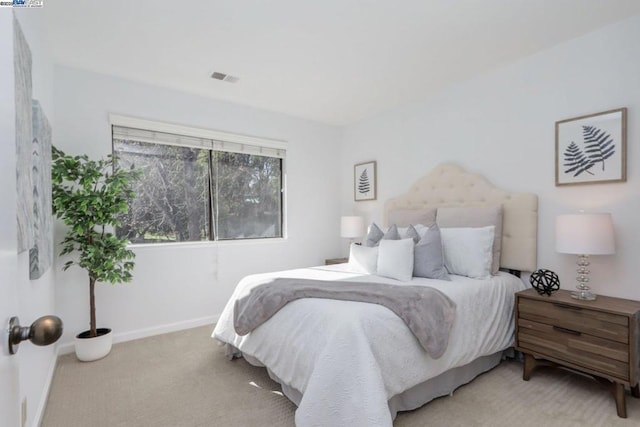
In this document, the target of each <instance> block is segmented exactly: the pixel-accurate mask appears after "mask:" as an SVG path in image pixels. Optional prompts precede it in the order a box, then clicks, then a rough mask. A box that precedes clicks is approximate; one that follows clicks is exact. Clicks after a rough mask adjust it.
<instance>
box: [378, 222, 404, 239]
mask: <svg viewBox="0 0 640 427" xmlns="http://www.w3.org/2000/svg"><path fill="white" fill-rule="evenodd" d="M382 240H400V232H399V231H398V226H397V225H395V224H393V225H392V226H391V227H389V229H388V230H387V232H386V233H384V237H383V238H382Z"/></svg>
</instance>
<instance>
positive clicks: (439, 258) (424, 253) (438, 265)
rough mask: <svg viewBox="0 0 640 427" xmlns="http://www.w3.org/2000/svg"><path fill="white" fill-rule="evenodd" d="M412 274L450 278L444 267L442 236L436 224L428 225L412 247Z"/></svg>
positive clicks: (442, 278)
mask: <svg viewBox="0 0 640 427" xmlns="http://www.w3.org/2000/svg"><path fill="white" fill-rule="evenodd" d="M413 276H414V277H426V278H427V279H440V280H449V281H450V280H451V278H450V277H449V274H448V273H447V270H446V269H445V267H444V255H443V254H442V238H441V236H440V228H439V227H438V225H437V224H433V225H432V226H431V227H429V230H427V232H426V233H425V235H424V237H422V239H420V241H419V242H418V243H416V246H415V247H414V248H413Z"/></svg>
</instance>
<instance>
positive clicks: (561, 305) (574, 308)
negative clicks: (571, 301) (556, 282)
mask: <svg viewBox="0 0 640 427" xmlns="http://www.w3.org/2000/svg"><path fill="white" fill-rule="evenodd" d="M553 305H554V306H556V307H558V308H566V309H568V310H575V311H580V310H582V308H581V307H575V306H573V305H568V304H560V303H557V302H554V303H553Z"/></svg>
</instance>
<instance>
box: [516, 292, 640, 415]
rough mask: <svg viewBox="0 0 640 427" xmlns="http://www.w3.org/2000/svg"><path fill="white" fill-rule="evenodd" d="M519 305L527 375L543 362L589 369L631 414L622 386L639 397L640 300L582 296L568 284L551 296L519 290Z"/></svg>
mask: <svg viewBox="0 0 640 427" xmlns="http://www.w3.org/2000/svg"><path fill="white" fill-rule="evenodd" d="M515 310H516V313H515V318H516V349H517V350H520V351H521V352H523V353H524V354H525V361H524V372H523V375H522V378H523V379H524V380H525V381H528V380H529V378H530V376H531V372H532V371H533V370H534V369H535V368H536V367H538V366H543V365H561V366H565V367H568V368H571V369H575V370H577V371H579V372H582V373H586V374H590V375H592V376H593V377H594V378H596V379H597V380H599V381H600V382H602V383H606V384H607V385H609V386H610V387H611V392H612V393H613V396H614V399H615V401H616V409H617V411H618V416H619V417H622V418H626V417H627V408H626V401H625V388H624V387H625V386H629V387H630V388H631V394H632V395H633V396H634V397H640V386H639V384H638V381H639V376H640V372H639V371H640V365H639V363H640V362H639V361H640V323H639V321H640V302H638V301H632V300H627V299H621V298H612V297H606V296H601V295H599V296H598V298H597V299H596V300H595V301H580V300H576V299H573V298H572V297H571V294H570V292H568V291H565V290H559V291H557V292H556V293H554V294H552V295H551V296H550V297H548V296H541V295H538V293H537V292H536V291H535V290H534V289H527V290H526V291H522V292H518V293H517V294H516V305H515ZM542 359H544V360H542ZM549 362H551V363H549Z"/></svg>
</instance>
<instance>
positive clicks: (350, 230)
mask: <svg viewBox="0 0 640 427" xmlns="http://www.w3.org/2000/svg"><path fill="white" fill-rule="evenodd" d="M363 234H364V219H363V218H362V217H361V216H343V217H341V218H340V237H346V238H349V239H354V238H356V237H362V235H363Z"/></svg>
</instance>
